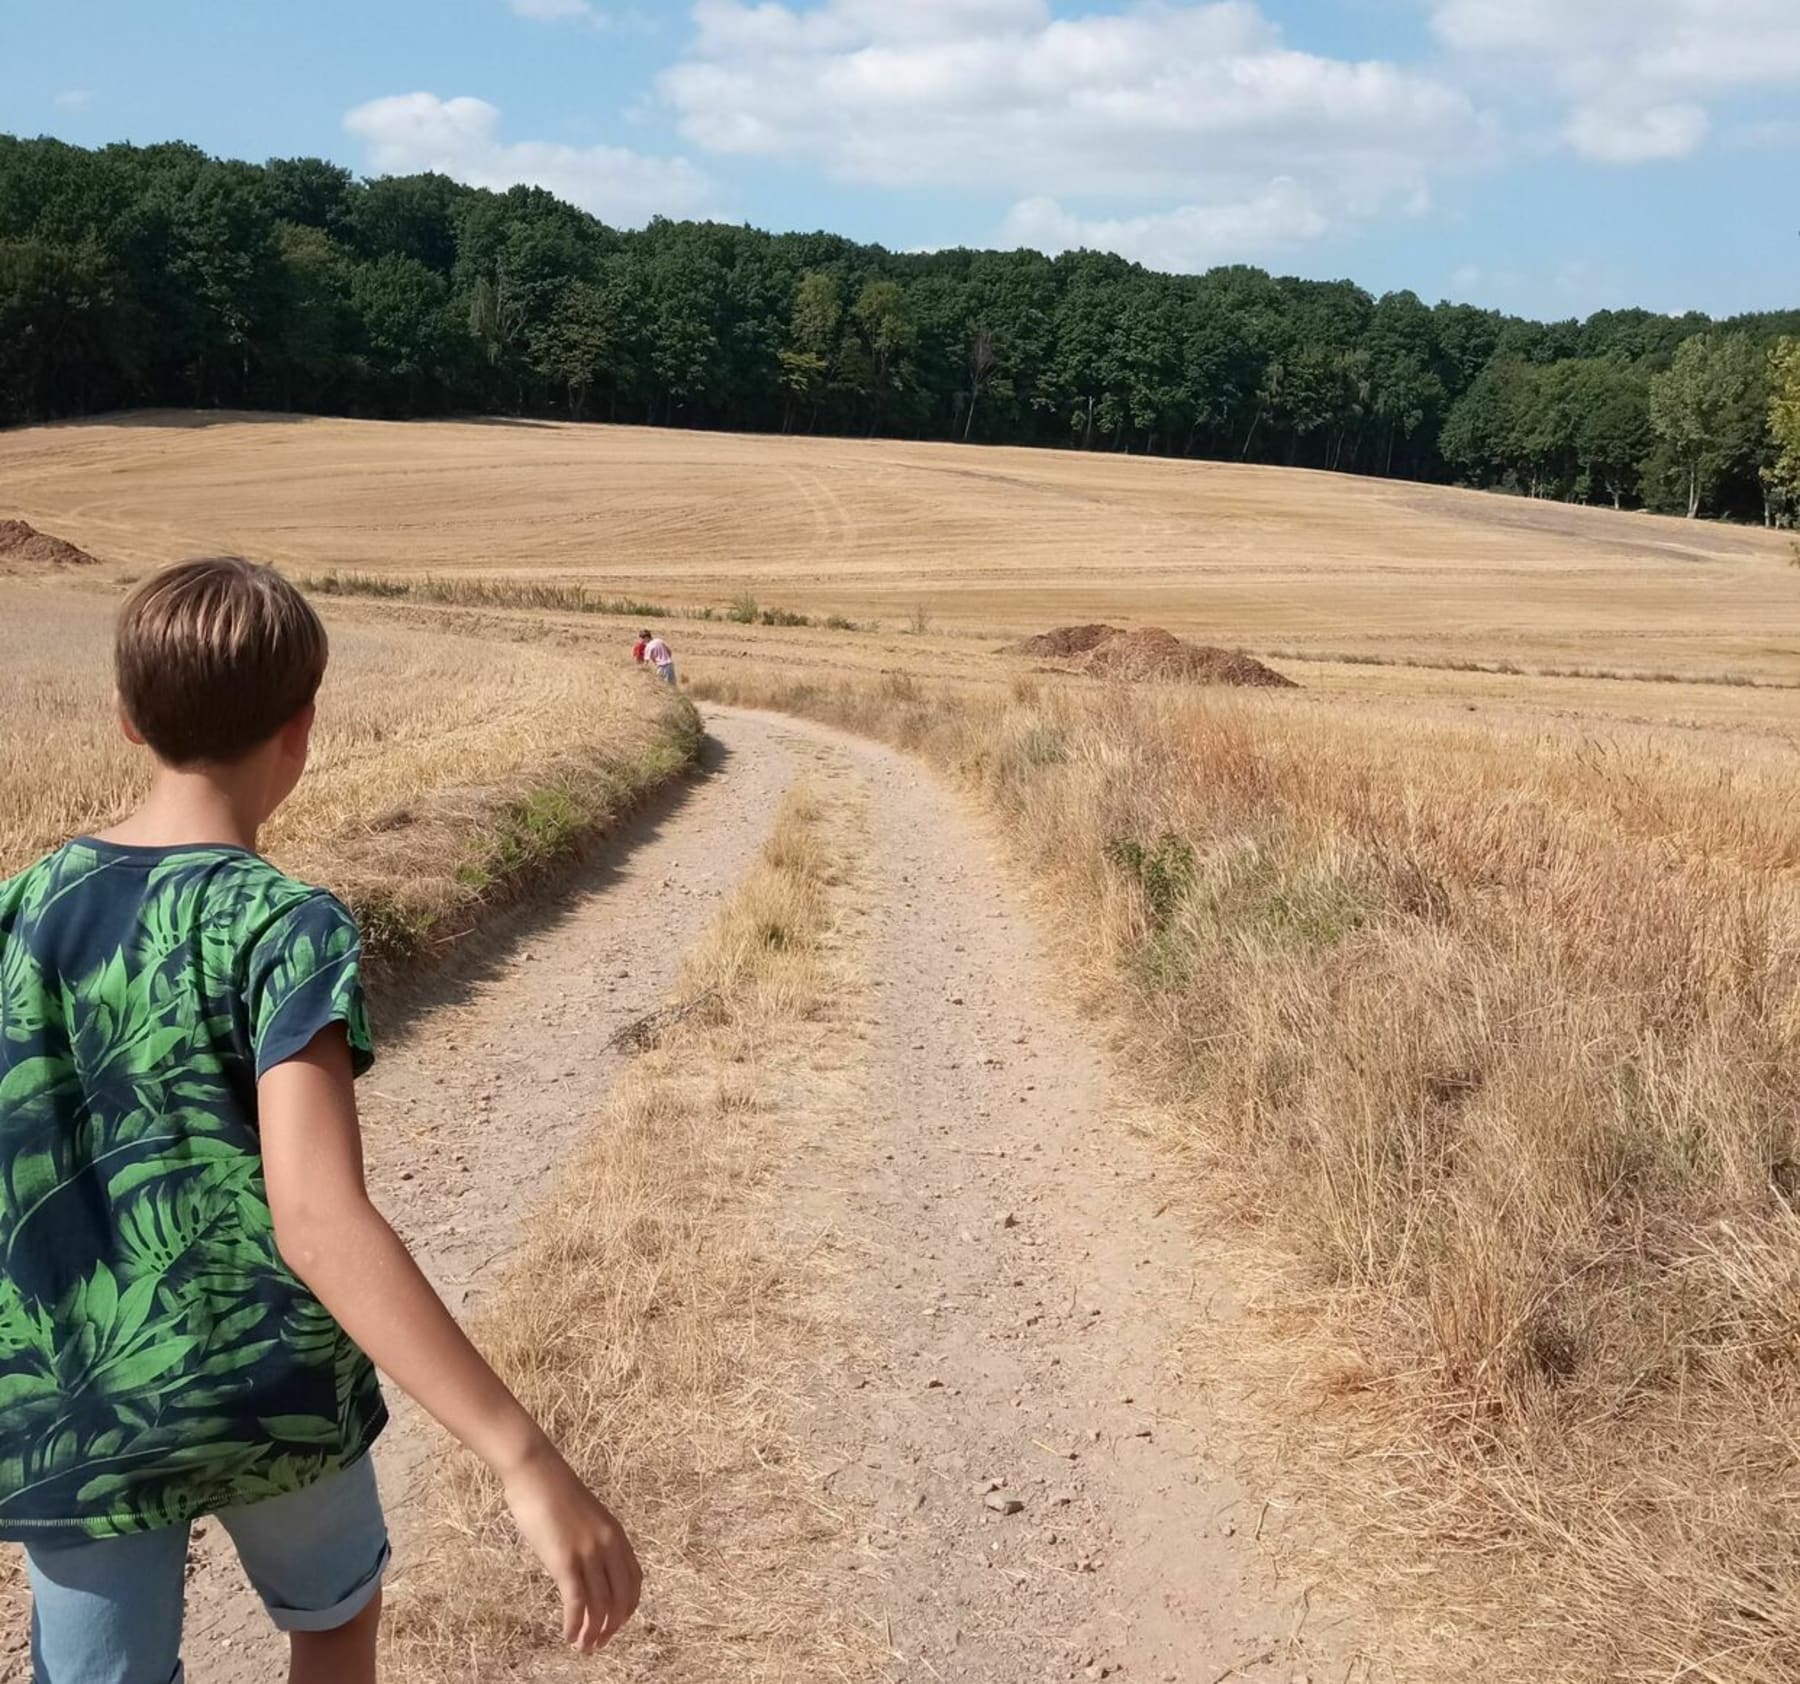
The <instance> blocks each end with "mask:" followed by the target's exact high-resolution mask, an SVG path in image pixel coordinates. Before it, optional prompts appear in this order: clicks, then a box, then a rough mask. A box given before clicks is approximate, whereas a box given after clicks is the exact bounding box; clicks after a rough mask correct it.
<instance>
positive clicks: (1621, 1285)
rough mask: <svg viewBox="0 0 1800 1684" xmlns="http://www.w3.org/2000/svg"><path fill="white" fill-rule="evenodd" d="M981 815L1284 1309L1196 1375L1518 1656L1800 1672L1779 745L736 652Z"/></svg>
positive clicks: (751, 678) (745, 692)
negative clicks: (947, 780)
mask: <svg viewBox="0 0 1800 1684" xmlns="http://www.w3.org/2000/svg"><path fill="white" fill-rule="evenodd" d="M699 684H700V688H701V689H702V691H703V692H704V693H706V694H709V695H712V696H715V697H718V698H720V699H724V700H730V701H736V702H747V703H753V704H763V705H771V706H779V707H784V708H788V709H791V710H794V711H798V712H802V713H805V714H808V715H812V716H815V717H819V718H823V719H827V720H831V721H834V722H837V723H840V724H846V725H849V726H852V727H854V728H857V729H859V730H862V731H865V732H868V733H871V734H875V735H878V736H881V737H884V738H886V739H888V740H890V741H892V742H895V743H898V744H900V745H902V746H905V747H909V748H912V749H915V750H917V751H919V752H922V753H924V754H925V755H927V756H928V757H930V758H931V759H933V760H934V761H936V762H937V763H939V764H940V765H942V766H944V767H946V768H947V769H949V770H951V771H952V772H953V773H955V774H956V775H957V776H958V777H960V778H961V779H962V780H963V781H964V782H965V783H967V784H968V785H969V786H971V787H973V788H974V789H976V790H978V791H979V792H980V794H981V795H982V797H983V798H984V799H985V801H986V803H987V804H988V806H989V807H990V808H991V810H992V811H993V812H994V813H995V814H996V815H997V816H998V817H999V819H1000V820H1001V821H1002V823H1003V825H1004V828H1005V830H1006V831H1007V833H1008V834H1009V835H1010V837H1011V838H1012V841H1013V843H1014V845H1015V847H1016V849H1017V850H1018V852H1019V854H1020V855H1021V857H1022V858H1023V860H1024V861H1025V862H1026V863H1027V864H1028V865H1029V866H1030V867H1031V868H1032V869H1033V870H1034V872H1035V873H1036V874H1038V875H1039V876H1040V877H1041V878H1042V879H1043V881H1044V882H1045V883H1046V885H1047V886H1048V887H1049V889H1050V890H1051V892H1052V893H1053V895H1054V896H1055V898H1056V902H1057V904H1058V906H1059V907H1060V908H1062V910H1063V912H1064V914H1065V915H1066V916H1064V917H1062V918H1061V919H1060V920H1059V923H1060V925H1061V927H1062V928H1063V929H1064V930H1065V931H1066V932H1070V935H1069V936H1068V938H1067V941H1066V943H1065V945H1066V946H1067V947H1068V948H1069V950H1070V952H1071V957H1072V960H1073V962H1074V963H1075V964H1077V965H1078V967H1079V969H1080V971H1081V974H1082V976H1083V978H1084V980H1085V981H1086V983H1087V984H1088V986H1089V987H1090V988H1091V990H1092V991H1093V994H1094V997H1095V999H1096V1001H1097V1002H1099V1003H1100V1005H1101V1009H1103V1010H1105V1011H1107V1012H1109V1013H1110V1015H1111V1017H1112V1019H1113V1021H1114V1024H1115V1027H1116V1030H1117V1033H1118V1036H1119V1038H1120V1044H1121V1047H1122V1049H1123V1051H1124V1053H1125V1054H1126V1057H1127V1059H1128V1060H1129V1062H1130V1063H1132V1064H1133V1065H1135V1066H1136V1068H1137V1069H1138V1070H1140V1071H1141V1072H1142V1073H1143V1079H1144V1084H1145V1090H1146V1093H1147V1095H1148V1096H1149V1097H1150V1098H1151V1099H1152V1100H1153V1101H1154V1107H1155V1112H1156V1115H1157V1116H1158V1117H1160V1119H1161V1123H1160V1126H1161V1128H1162V1131H1163V1133H1164V1135H1165V1138H1166V1141H1167V1144H1168V1146H1169V1147H1170V1149H1171V1150H1172V1151H1173V1152H1174V1153H1175V1154H1176V1155H1177V1157H1178V1159H1179V1161H1180V1162H1181V1163H1182V1164H1183V1165H1184V1166H1185V1167H1186V1168H1187V1169H1188V1170H1189V1171H1190V1172H1191V1173H1189V1174H1188V1176H1187V1177H1186V1178H1185V1186H1186V1193H1185V1195H1184V1196H1185V1197H1186V1199H1187V1201H1188V1205H1189V1210H1190V1214H1191V1216H1192V1218H1193V1220H1194V1222H1195V1224H1196V1226H1197V1227H1206V1228H1208V1229H1217V1228H1218V1227H1219V1225H1220V1224H1221V1222H1222V1221H1223V1222H1224V1223H1225V1224H1226V1225H1227V1226H1228V1228H1229V1231H1230V1232H1231V1233H1232V1234H1234V1235H1235V1237H1236V1240H1237V1242H1238V1250H1239V1252H1240V1255H1239V1257H1238V1260H1237V1263H1238V1267H1239V1269H1240V1271H1241V1273H1242V1274H1243V1275H1244V1276H1245V1277H1246V1278H1248V1279H1251V1280H1254V1281H1255V1282H1256V1283H1257V1292H1256V1294H1255V1297H1256V1312H1255V1313H1254V1314H1253V1315H1252V1316H1250V1317H1249V1318H1248V1319H1247V1320H1245V1321H1244V1322H1242V1323H1240V1324H1237V1326H1236V1327H1235V1330H1234V1329H1232V1328H1229V1327H1227V1328H1219V1327H1211V1328H1208V1329H1207V1330H1206V1336H1205V1338H1204V1339H1203V1340H1199V1341H1197V1348H1196V1351H1195V1353H1194V1360H1195V1361H1196V1362H1197V1363H1198V1364H1200V1365H1201V1366H1202V1367H1203V1369H1207V1370H1210V1372H1211V1373H1212V1374H1213V1375H1214V1377H1215V1378H1216V1379H1217V1380H1218V1381H1219V1382H1220V1383H1221V1385H1223V1386H1229V1387H1231V1388H1238V1389H1242V1388H1243V1387H1244V1386H1245V1385H1246V1384H1248V1393H1247V1396H1248V1398H1249V1405H1248V1407H1249V1412H1250V1414H1251V1416H1252V1418H1253V1419H1255V1420H1256V1421H1257V1422H1259V1424H1260V1425H1259V1428H1258V1430H1259V1432H1260V1435H1261V1439H1262V1442H1263V1446H1264V1449H1265V1451H1266V1453H1267V1456H1268V1458H1269V1461H1270V1463H1271V1464H1274V1463H1275V1462H1277V1461H1279V1463H1280V1464H1281V1470H1280V1477H1281V1478H1283V1479H1284V1480H1286V1481H1288V1482H1289V1483H1294V1482H1298V1483H1299V1484H1301V1485H1302V1486H1304V1487H1305V1488H1307V1489H1310V1490H1313V1491H1318V1492H1321V1493H1323V1494H1325V1495H1326V1496H1327V1497H1328V1498H1329V1499H1330V1502H1331V1506H1332V1509H1333V1511H1334V1513H1335V1515H1336V1517H1337V1520H1338V1522H1339V1524H1340V1526H1341V1527H1342V1528H1344V1529H1345V1530H1346V1531H1347V1532H1348V1533H1349V1535H1350V1536H1351V1537H1352V1538H1353V1539H1354V1541H1355V1542H1356V1544H1357V1546H1358V1547H1357V1548H1356V1549H1355V1550H1354V1551H1353V1552H1352V1556H1353V1559H1354V1561H1355V1562H1356V1563H1357V1566H1356V1567H1355V1569H1354V1571H1356V1572H1358V1573H1359V1574H1361V1575H1362V1577H1363V1580H1364V1588H1365V1590H1366V1591H1367V1592H1368V1594H1369V1595H1370V1596H1371V1597H1372V1598H1374V1599H1376V1603H1377V1605H1378V1606H1380V1607H1382V1608H1384V1609H1385V1610H1387V1611H1388V1612H1389V1613H1390V1614H1392V1615H1394V1616H1396V1617H1408V1618H1410V1619H1411V1620H1413V1621H1415V1622H1416V1624H1417V1628H1418V1629H1419V1630H1421V1631H1424V1630H1427V1629H1430V1630H1432V1631H1434V1632H1435V1633H1436V1635H1437V1638H1438V1639H1439V1641H1440V1642H1441V1641H1442V1640H1443V1639H1444V1637H1445V1636H1446V1635H1448V1636H1449V1637H1450V1638H1451V1639H1452V1640H1453V1643H1456V1644H1458V1645H1459V1646H1460V1647H1461V1648H1462V1649H1463V1651H1464V1652H1465V1654H1467V1655H1470V1656H1475V1657H1478V1658H1479V1667H1478V1670H1479V1671H1480V1672H1481V1675H1482V1676H1486V1677H1491V1678H1507V1679H1532V1680H1542V1679H1546V1678H1557V1679H1564V1680H1577V1679H1579V1680H1593V1681H1599V1680H1603V1679H1604V1680H1630V1681H1633V1684H1639V1681H1641V1684H1652V1681H1663V1680H1669V1679H1674V1678H1688V1677H1691V1678H1711V1679H1730V1680H1733V1681H1736V1684H1777V1681H1783V1684H1791V1680H1792V1679H1793V1678H1794V1677H1795V1676H1796V1675H1797V1673H1800V1459H1797V1458H1796V1455H1795V1448H1796V1446H1795V1438H1794V1428H1793V1422H1794V1420H1795V1407H1796V1405H1797V1404H1800V1074H1797V1071H1800V1063H1797V1061H1796V1055H1797V1054H1800V891H1797V890H1796V888H1795V886H1794V879H1793V868H1794V866H1795V865H1796V863H1800V825H1797V824H1796V815H1795V807H1794V797H1793V794H1792V785H1791V781H1790V779H1789V777H1788V776H1787V774H1786V770H1785V765H1784V764H1778V763H1776V762H1775V761H1773V760H1771V761H1769V762H1768V763H1766V764H1763V763H1757V762H1746V761H1742V760H1739V761H1724V760H1721V759H1719V758H1717V757H1715V756H1704V757H1701V756H1688V755H1685V754H1684V753H1683V752H1681V750H1680V749H1679V748H1671V747H1668V746H1657V745H1650V746H1644V747H1620V746H1616V745H1615V746H1613V747H1611V748H1602V747H1595V746H1593V745H1592V744H1591V743H1589V742H1586V741H1584V740H1583V739H1582V738H1580V737H1578V736H1573V735H1570V736H1562V737H1553V736H1548V735H1542V734H1535V733H1529V734H1528V733H1519V734H1516V735H1508V734H1505V733H1496V732H1489V731H1485V730H1476V729H1456V728H1451V727H1442V726H1434V725H1416V726H1412V727H1410V728H1409V727H1405V726H1396V725H1394V724H1393V723H1392V722H1391V721H1389V722H1383V723H1380V724H1379V725H1377V724H1373V723H1372V722H1371V721H1370V720H1368V719H1364V718H1358V717H1354V716H1352V717H1348V718H1346V717H1342V716H1340V715H1337V714H1335V713H1333V712H1332V711H1331V710H1328V709H1324V708H1321V707H1318V706H1317V705H1315V704H1312V703H1310V702H1309V701H1307V700H1306V699H1305V698H1303V697H1275V698H1266V699H1265V698H1251V697H1231V696H1220V695H1202V694H1198V693H1194V692H1191V691H1186V692H1184V691H1181V690H1172V689H1166V690H1160V691H1158V690H1150V691H1137V692H1133V691H1128V690H1085V691H1074V690H1070V689H1068V688H1066V687H1057V686H1045V685H1043V684H1042V683H1040V682H1039V681H1037V680H1034V679H1032V678H1029V677H1023V678H1021V679H1019V680H1018V682H1017V683H1016V684H1015V685H1014V687H1013V689H1012V691H1011V692H1010V693H1006V692H992V691H990V692H985V693H981V694H970V693H963V694H961V695H958V696H956V697H954V698H952V699H945V698H944V697H943V696H935V697H934V694H933V692H932V690H931V689H930V687H929V686H924V685H921V684H919V683H918V682H917V681H916V679H914V678H913V677H911V676H910V675H908V674H905V673H890V674H889V675H887V676H886V677H870V678H868V679H864V680H860V681H859V680H840V681H832V682H823V683H808V682H806V681H804V680H803V679H802V680H796V679H795V678H793V677H792V676H787V675H783V674H780V673H774V674H771V673H769V672H768V671H766V670H764V671H762V672H761V673H757V672H755V671H752V670H748V669H746V668H745V667H744V666H743V665H742V664H732V663H719V664H717V665H716V666H713V667H711V668H707V669H705V670H703V671H702V672H701V673H700V675H699Z"/></svg>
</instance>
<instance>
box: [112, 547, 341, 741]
mask: <svg viewBox="0 0 1800 1684" xmlns="http://www.w3.org/2000/svg"><path fill="white" fill-rule="evenodd" d="M329 653H330V647H329V644H328V642H327V640H326V636H325V627H324V625H323V624H322V623H321V621H320V619H319V616H318V615H317V614H315V613H314V612H313V610H312V605H311V604H310V603H308V602H307V600H306V598H305V597H303V596H302V595H301V594H300V593H299V591H297V590H296V589H295V588H294V587H293V586H292V585H291V584H289V583H288V581H287V580H286V579H284V578H282V576H281V575H280V574H279V573H277V572H276V571H275V569H274V568H272V567H260V566H258V565H257V564H255V563H254V562H248V561H240V560H239V559H237V558H236V557H235V556H228V557H223V558H220V559H218V560H213V561H186V562H182V563H181V564H180V565H179V566H177V567H171V568H169V569H168V570H167V571H166V572H163V573H157V574H155V575H153V576H152V577H151V578H148V579H146V580H145V581H144V582H143V583H142V584H141V585H139V586H138V587H137V589H136V590H134V591H133V592H132V593H131V595H130V596H129V597H128V598H127V599H126V601H125V606H124V608H123V609H121V610H120V612H119V629H118V639H117V642H116V644H115V646H114V652H113V665H114V671H115V674H116V676H117V680H118V686H119V702H120V705H121V706H122V707H123V708H124V710H125V714H126V717H127V718H129V719H130V721H131V723H132V725H133V726H135V727H136V729H137V732H138V734H139V735H140V736H141V737H142V738H143V739H144V741H145V742H146V743H148V744H149V746H150V748H151V751H152V752H153V753H154V754H155V755H156V757H157V758H158V759H159V760H161V761H163V762H164V763H165V764H167V765H170V766H196V765H204V764H208V763H227V762H230V761H233V760H241V759H242V758H243V757H244V756H245V755H247V754H248V753H250V751H251V750H252V749H254V748H257V747H259V746H260V745H261V744H263V743H266V742H267V741H268V740H269V738H271V737H272V736H274V735H275V733H276V732H277V731H279V730H280V729H281V728H282V726H284V725H285V724H287V722H288V721H289V720H290V719H292V718H293V717H294V715H295V714H297V713H299V712H300V710H301V709H302V708H304V707H306V706H307V705H308V704H309V703H310V702H311V701H312V700H313V698H314V697H315V696H316V695H317V694H318V691H319V682H320V680H321V679H323V678H324V676H325V662H326V659H327V657H328V655H329Z"/></svg>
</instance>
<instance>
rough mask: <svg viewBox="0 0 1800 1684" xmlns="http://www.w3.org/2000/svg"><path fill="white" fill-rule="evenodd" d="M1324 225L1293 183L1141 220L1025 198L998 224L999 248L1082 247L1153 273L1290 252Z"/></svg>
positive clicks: (1323, 218) (1058, 249)
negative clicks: (1115, 255)
mask: <svg viewBox="0 0 1800 1684" xmlns="http://www.w3.org/2000/svg"><path fill="white" fill-rule="evenodd" d="M1330 227H1331V219H1330V218H1329V217H1328V216H1327V215H1326V214H1325V212H1324V211H1323V210H1322V209H1321V208H1320V207H1319V205H1318V204H1316V203H1315V202H1314V201H1313V200H1312V199H1311V198H1310V197H1309V196H1308V195H1307V193H1306V192H1305V191H1304V190H1303V189H1302V188H1301V187H1300V186H1299V184H1298V183H1296V182H1293V181H1287V180H1279V181H1272V182H1270V183H1269V185H1268V186H1267V187H1266V188H1265V189H1263V191H1262V192H1260V193H1258V194H1256V195H1255V197H1253V198H1250V199H1246V200H1244V201H1242V202H1240V203H1237V204H1213V205H1185V206H1182V207H1181V208H1179V209H1177V210H1172V211H1153V212H1150V213H1148V214H1147V215H1144V216H1122V217H1105V216H1102V217H1082V216H1077V215H1075V214H1074V213H1073V212H1071V211H1068V210H1065V209H1064V208H1063V206H1062V205H1061V204H1059V203H1058V202H1057V201H1056V200H1055V199H1051V198H1037V199H1025V200H1022V201H1021V202H1020V203H1019V204H1017V205H1015V206H1014V207H1013V209H1012V211H1011V212H1010V214H1009V215H1008V216H1007V218H1006V220H1005V222H1004V223H1003V224H1002V225H1001V229H1000V243H1001V244H1002V245H1005V246H1031V247H1034V248H1035V249H1036V250H1038V251H1047V252H1051V253H1055V252H1061V251H1073V250H1076V249H1078V248H1081V247H1088V248H1090V249H1094V250H1099V251H1112V252H1117V253H1119V255H1120V256H1122V257H1129V258H1133V259H1135V260H1136V261H1137V262H1139V263H1142V264H1145V265H1147V266H1148V267H1150V268H1152V269H1174V270H1196V269H1205V268H1208V267H1210V266H1211V265H1212V264H1215V263H1227V262H1235V261H1238V260H1240V259H1243V258H1246V257H1267V256H1273V255H1275V254H1276V253H1279V252H1283V251H1290V250H1292V249H1293V248H1294V247H1296V246H1299V245H1303V244H1305V243H1306V242H1307V241H1308V240H1316V239H1318V238H1319V237H1320V236H1321V235H1323V234H1325V233H1327V232H1328V231H1329V230H1330Z"/></svg>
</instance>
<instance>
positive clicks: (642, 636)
mask: <svg viewBox="0 0 1800 1684" xmlns="http://www.w3.org/2000/svg"><path fill="white" fill-rule="evenodd" d="M649 647H650V634H649V633H648V632H647V631H641V632H639V633H638V634H637V642H636V643H634V644H632V646H631V658H632V660H634V661H635V662H636V663H637V664H638V665H639V666H640V667H641V666H642V665H643V664H644V651H645V650H646V649H648V648H649Z"/></svg>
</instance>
